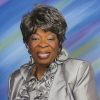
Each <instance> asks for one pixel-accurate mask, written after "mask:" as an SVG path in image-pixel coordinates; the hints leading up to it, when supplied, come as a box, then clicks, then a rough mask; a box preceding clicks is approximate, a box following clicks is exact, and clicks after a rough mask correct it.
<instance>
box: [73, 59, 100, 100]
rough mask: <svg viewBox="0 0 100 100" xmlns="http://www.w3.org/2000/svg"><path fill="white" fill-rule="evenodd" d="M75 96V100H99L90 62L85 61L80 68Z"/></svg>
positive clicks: (74, 91)
mask: <svg viewBox="0 0 100 100" xmlns="http://www.w3.org/2000/svg"><path fill="white" fill-rule="evenodd" d="M73 95H74V98H75V100H99V99H98V96H97V93H96V86H95V80H94V73H93V69H92V67H91V65H90V64H89V63H88V62H84V61H83V62H82V63H81V65H80V67H79V68H78V71H77V78H76V83H75V86H74V90H73Z"/></svg>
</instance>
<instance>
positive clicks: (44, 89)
mask: <svg viewBox="0 0 100 100" xmlns="http://www.w3.org/2000/svg"><path fill="white" fill-rule="evenodd" d="M67 57H68V55H67V53H66V52H65V50H64V49H62V52H61V53H60V55H59V57H58V58H57V59H56V60H55V61H54V62H53V63H52V64H51V65H50V66H49V67H48V68H47V70H46V72H45V73H44V75H43V76H42V79H41V80H37V78H36V77H35V76H32V72H31V71H32V66H34V61H33V59H32V58H31V62H30V65H29V66H28V67H26V66H25V65H24V66H23V67H22V68H21V69H20V71H21V73H22V76H23V77H24V79H25V82H24V84H23V85H22V86H21V88H20V90H19V93H18V95H17V98H16V99H17V100H48V96H49V91H50V88H51V85H52V82H53V80H54V76H55V74H56V71H57V68H58V64H61V63H63V62H64V61H65V60H66V59H67Z"/></svg>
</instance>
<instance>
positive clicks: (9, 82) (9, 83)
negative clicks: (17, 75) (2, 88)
mask: <svg viewBox="0 0 100 100" xmlns="http://www.w3.org/2000/svg"><path fill="white" fill-rule="evenodd" d="M12 85H13V83H12V77H11V76H10V77H9V80H8V100H10V98H11V91H12V87H13V86H12Z"/></svg>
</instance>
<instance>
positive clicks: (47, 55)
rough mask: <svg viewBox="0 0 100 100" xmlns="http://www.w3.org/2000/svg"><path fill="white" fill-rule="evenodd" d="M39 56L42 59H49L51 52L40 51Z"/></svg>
mask: <svg viewBox="0 0 100 100" xmlns="http://www.w3.org/2000/svg"><path fill="white" fill-rule="evenodd" d="M37 56H38V57H39V58H40V59H47V58H48V57H49V56H50V52H44V53H43V52H39V53H37Z"/></svg>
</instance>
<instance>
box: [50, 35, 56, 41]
mask: <svg viewBox="0 0 100 100" xmlns="http://www.w3.org/2000/svg"><path fill="white" fill-rule="evenodd" d="M55 39H56V37H55V36H49V37H48V40H50V41H53V40H55Z"/></svg>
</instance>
